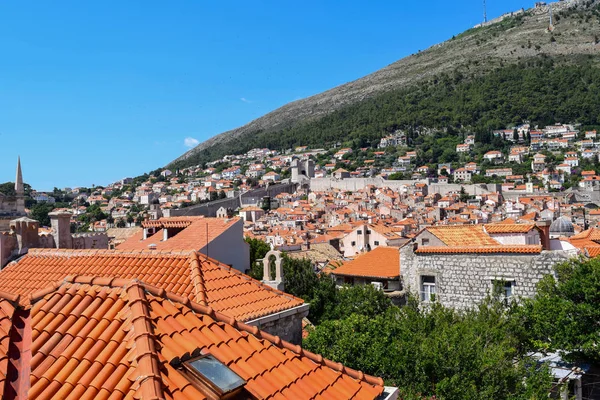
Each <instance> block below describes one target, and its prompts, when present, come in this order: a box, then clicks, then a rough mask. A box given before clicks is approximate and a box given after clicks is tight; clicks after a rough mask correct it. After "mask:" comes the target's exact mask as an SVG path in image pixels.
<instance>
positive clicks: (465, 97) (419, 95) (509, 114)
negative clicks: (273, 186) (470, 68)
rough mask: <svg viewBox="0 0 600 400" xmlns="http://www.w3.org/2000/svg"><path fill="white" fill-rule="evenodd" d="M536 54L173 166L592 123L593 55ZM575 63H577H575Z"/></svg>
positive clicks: (599, 78)
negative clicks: (435, 132) (264, 150)
mask: <svg viewBox="0 0 600 400" xmlns="http://www.w3.org/2000/svg"><path fill="white" fill-rule="evenodd" d="M568 61H569V62H567V61H561V62H558V61H557V60H555V59H552V58H548V57H545V56H540V57H538V58H536V59H531V60H529V61H526V62H521V63H519V64H516V65H504V66H498V67H497V68H496V69H494V70H493V71H491V72H489V73H486V74H483V75H480V76H468V75H467V74H466V73H463V72H455V73H454V74H441V75H439V76H437V77H436V78H434V79H431V80H429V81H427V82H423V83H420V84H417V85H415V86H413V87H410V88H407V89H402V90H394V91H390V92H387V93H383V94H380V95H378V96H376V97H373V98H369V99H366V100H364V101H362V102H360V103H358V104H355V105H352V106H348V107H345V108H342V109H340V110H338V111H335V112H333V113H331V114H329V115H327V116H325V117H323V118H321V119H318V120H316V121H312V122H308V123H305V124H301V125H297V126H294V127H291V128H287V129H283V130H280V131H276V132H274V131H259V132H256V133H255V134H254V135H253V136H251V137H247V138H245V139H244V140H235V141H230V142H225V143H223V142H221V143H218V144H216V145H215V146H213V147H211V148H209V149H207V150H204V151H202V152H199V153H198V154H195V155H193V156H191V157H189V158H187V159H186V160H183V161H179V162H178V163H176V164H175V165H174V167H183V166H188V165H195V164H202V163H204V162H207V161H212V160H215V159H218V158H220V157H222V156H223V155H225V154H239V153H243V152H245V151H247V150H249V149H251V148H254V147H268V148H271V149H278V150H281V149H288V148H291V147H293V146H296V145H309V146H313V147H327V146H330V145H333V144H335V143H337V142H340V143H343V144H344V145H349V146H352V147H354V148H359V147H365V146H369V145H371V146H373V145H375V144H376V143H377V142H378V141H379V139H380V138H381V137H382V136H385V135H387V134H390V133H391V132H394V131H396V130H397V129H404V130H407V131H408V132H409V139H411V140H414V138H416V137H417V136H419V134H420V133H419V132H420V131H421V130H422V128H424V127H426V128H434V129H444V130H448V131H449V132H458V131H460V130H465V129H470V130H472V131H475V132H489V130H491V129H497V128H504V127H505V126H507V125H510V124H516V123H521V122H523V121H529V122H530V123H532V124H533V125H536V124H539V125H545V124H552V123H555V122H558V121H560V122H579V123H582V124H583V125H597V124H598V123H599V117H600V115H599V114H598V112H597V110H599V109H600V91H599V90H598V89H599V88H600V68H598V67H597V66H596V64H595V61H596V59H595V58H593V57H588V58H585V59H581V58H580V59H577V60H568ZM575 62H576V64H575Z"/></svg>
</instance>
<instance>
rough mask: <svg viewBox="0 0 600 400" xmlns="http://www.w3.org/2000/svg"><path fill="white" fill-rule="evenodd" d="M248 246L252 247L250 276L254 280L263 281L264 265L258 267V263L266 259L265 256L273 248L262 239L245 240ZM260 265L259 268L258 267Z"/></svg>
mask: <svg viewBox="0 0 600 400" xmlns="http://www.w3.org/2000/svg"><path fill="white" fill-rule="evenodd" d="M244 240H245V241H246V243H248V245H250V272H249V274H250V276H251V277H253V278H254V279H259V280H260V279H262V276H263V273H262V264H260V265H258V264H257V261H260V260H262V259H263V258H265V255H267V253H268V252H269V250H271V247H270V246H269V245H268V244H267V243H265V242H264V241H262V240H260V239H254V238H249V237H247V238H245V239H244ZM257 265H258V266H257Z"/></svg>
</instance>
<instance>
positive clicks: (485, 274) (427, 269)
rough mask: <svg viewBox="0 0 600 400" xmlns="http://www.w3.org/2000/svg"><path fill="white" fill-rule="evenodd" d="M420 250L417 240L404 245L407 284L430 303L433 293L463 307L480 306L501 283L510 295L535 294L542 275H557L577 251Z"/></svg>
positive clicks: (402, 255) (403, 269) (444, 301)
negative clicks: (557, 269) (559, 266)
mask: <svg viewBox="0 0 600 400" xmlns="http://www.w3.org/2000/svg"><path fill="white" fill-rule="evenodd" d="M417 249H418V245H417V244H416V243H408V244H407V245H405V246H404V247H402V248H401V249H400V260H401V261H400V264H401V268H400V272H401V275H402V280H403V282H404V285H405V288H406V289H407V290H409V291H410V292H412V293H414V294H415V295H418V296H419V297H420V298H421V300H423V301H429V300H430V299H431V298H430V296H429V295H430V294H432V293H433V294H435V301H438V302H440V303H441V304H443V305H444V306H448V307H453V308H458V309H466V308H470V307H474V306H475V305H477V304H478V303H480V302H481V301H482V300H484V299H485V298H486V296H488V295H489V294H491V293H493V290H494V288H495V287H498V288H499V289H500V290H501V291H503V292H504V294H505V295H506V296H512V297H515V298H518V297H532V296H533V295H535V291H536V285H537V283H538V282H539V281H540V280H541V279H542V277H544V276H545V275H547V274H552V273H554V270H553V266H554V265H555V264H556V263H559V262H563V261H566V260H567V259H569V258H570V257H572V256H574V255H575V254H576V253H574V252H573V251H570V250H568V251H562V250H561V251H546V250H543V251H540V252H538V253H534V254H527V253H525V254H522V253H515V252H511V250H510V249H507V250H506V251H503V250H498V251H497V252H496V253H487V252H486V253H478V252H477V251H478V250H476V249H473V250H472V251H471V252H468V251H466V252H464V253H462V252H461V253H452V252H450V253H441V252H440V253H435V252H431V253H429V252H428V253H424V254H418V252H416V250H417ZM461 251H462V250H461ZM432 287H433V288H432Z"/></svg>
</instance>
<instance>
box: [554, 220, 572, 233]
mask: <svg viewBox="0 0 600 400" xmlns="http://www.w3.org/2000/svg"><path fill="white" fill-rule="evenodd" d="M550 232H553V233H575V227H574V226H573V223H572V222H571V221H570V220H569V219H568V218H566V217H560V218H557V219H555V220H554V222H552V224H551V225H550Z"/></svg>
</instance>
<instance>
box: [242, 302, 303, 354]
mask: <svg viewBox="0 0 600 400" xmlns="http://www.w3.org/2000/svg"><path fill="white" fill-rule="evenodd" d="M308 308H309V306H308V304H304V305H302V306H299V307H296V308H293V309H290V310H286V311H282V312H279V313H275V314H271V315H267V316H264V317H261V318H258V319H255V320H253V321H248V322H247V324H248V325H252V326H256V327H258V328H259V329H260V330H263V331H265V332H267V333H270V334H271V335H275V336H279V337H280V338H281V339H282V340H286V341H288V342H290V343H293V344H301V343H302V319H303V318H304V317H306V316H307V315H308Z"/></svg>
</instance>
